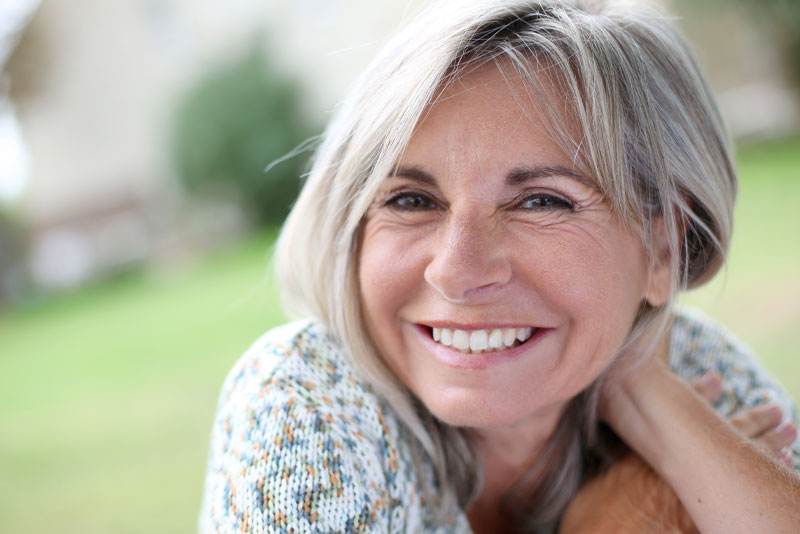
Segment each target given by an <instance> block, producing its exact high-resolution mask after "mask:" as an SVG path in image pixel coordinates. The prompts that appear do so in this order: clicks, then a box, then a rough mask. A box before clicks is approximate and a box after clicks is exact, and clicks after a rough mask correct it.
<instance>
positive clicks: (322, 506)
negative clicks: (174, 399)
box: [200, 321, 420, 532]
mask: <svg viewBox="0 0 800 534" xmlns="http://www.w3.org/2000/svg"><path fill="white" fill-rule="evenodd" d="M409 441H410V439H408V438H406V435H405V434H404V433H403V432H402V431H401V429H400V426H399V424H398V422H397V420H396V418H395V417H394V415H393V414H392V413H391V411H387V410H386V407H385V406H384V405H383V403H382V402H381V401H380V399H379V398H378V396H377V395H375V394H374V393H372V391H371V389H370V388H369V387H368V385H366V384H365V383H364V382H363V381H361V380H359V378H358V377H357V375H356V373H355V372H354V371H353V369H352V365H351V364H350V363H349V358H348V356H347V354H346V352H345V350H344V348H343V347H342V345H341V344H340V343H339V342H338V341H337V340H336V339H335V338H334V337H333V336H331V335H329V334H328V333H327V332H326V330H325V329H324V328H323V327H322V326H321V325H319V324H318V323H316V322H313V321H302V322H296V323H290V324H288V325H285V326H282V327H279V328H277V329H274V330H272V331H270V332H268V333H267V334H265V335H263V336H262V337H260V338H259V339H258V340H257V341H256V342H255V343H254V344H253V346H252V347H251V348H250V349H249V350H248V351H247V352H246V353H245V354H244V355H243V356H242V357H241V358H240V359H239V361H238V362H237V363H236V365H235V366H234V367H233V369H232V370H231V372H230V373H229V375H228V377H227V379H226V380H225V383H224V386H223V389H222V393H221V395H220V400H219V406H218V409H217V415H216V418H215V421H214V425H213V428H212V436H211V446H210V453H209V462H208V469H207V475H206V487H205V495H204V503H203V510H202V512H201V518H200V520H201V530H202V531H204V532H221V531H227V530H228V529H230V530H237V529H240V530H243V531H245V532H283V531H284V530H286V529H289V530H291V529H294V530H295V531H297V532H321V531H346V532H350V531H363V532H375V531H380V532H388V531H393V530H394V528H397V526H398V525H404V524H407V522H409V521H410V522H413V516H414V514H415V513H419V507H420V500H419V496H418V494H417V485H416V482H415V479H414V477H413V472H414V470H413V469H412V468H411V465H410V464H411V460H410V453H409V451H408V448H409V446H408V443H409ZM242 525H247V528H242ZM390 525H394V528H391V529H390ZM237 531H238V530H237Z"/></svg>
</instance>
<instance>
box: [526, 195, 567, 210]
mask: <svg viewBox="0 0 800 534" xmlns="http://www.w3.org/2000/svg"><path fill="white" fill-rule="evenodd" d="M530 201H537V203H538V204H539V205H538V206H536V207H529V208H525V207H523V205H524V204H525V203H527V202H530ZM517 206H518V207H520V209H529V210H536V209H538V210H548V211H549V210H559V209H566V210H569V211H574V210H575V205H574V204H573V203H572V202H570V201H569V200H567V199H565V198H562V197H560V196H557V195H551V194H548V193H534V194H532V195H527V196H526V197H525V198H523V199H522V201H520V202H519V203H518V204H517Z"/></svg>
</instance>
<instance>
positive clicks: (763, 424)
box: [692, 373, 797, 467]
mask: <svg viewBox="0 0 800 534" xmlns="http://www.w3.org/2000/svg"><path fill="white" fill-rule="evenodd" d="M692 386H693V387H694V390H695V391H697V392H698V393H699V394H700V395H701V396H702V397H703V398H704V399H706V400H707V401H708V402H714V401H715V400H717V398H718V397H719V396H720V394H721V393H722V380H721V378H720V376H719V375H718V374H716V373H708V374H706V375H703V376H702V377H700V378H699V379H698V380H696V381H695V382H694V383H693V384H692ZM782 419H783V413H782V411H781V407H780V406H779V405H778V404H775V403H772V402H769V403H765V404H759V405H758V406H755V407H753V408H750V409H749V410H745V411H743V412H740V413H738V414H736V415H734V416H733V417H731V418H730V420H729V421H730V423H731V424H732V425H733V427H734V428H736V430H738V431H739V433H740V434H742V435H743V436H744V437H745V438H748V439H750V440H752V441H754V442H756V443H758V444H759V445H761V447H762V448H764V449H765V450H767V451H769V452H770V453H771V454H773V455H775V456H777V457H778V458H779V459H780V460H781V461H783V462H784V463H785V464H787V465H788V466H789V467H792V457H791V454H790V453H789V446H790V445H791V444H792V443H794V441H795V440H796V439H797V427H796V426H795V425H794V424H793V423H792V422H791V421H786V422H784V423H781V420H782Z"/></svg>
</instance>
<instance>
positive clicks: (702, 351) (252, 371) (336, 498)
mask: <svg viewBox="0 0 800 534" xmlns="http://www.w3.org/2000/svg"><path fill="white" fill-rule="evenodd" d="M670 365H671V367H672V368H673V370H674V371H675V372H676V373H677V374H678V375H680V376H681V377H683V378H685V379H686V380H692V379H694V378H696V377H698V376H700V375H702V374H703V373H706V372H709V371H716V372H717V373H719V374H721V375H722V377H723V393H722V395H721V397H720V398H719V400H718V401H717V402H716V403H715V405H714V406H715V408H716V409H717V411H718V412H719V413H720V414H722V415H724V416H730V415H732V414H734V413H736V412H739V411H741V410H743V409H746V408H748V407H752V406H754V405H756V404H759V403H762V402H765V401H768V400H774V401H777V402H778V403H780V404H781V405H782V407H783V409H784V413H785V414H787V417H789V416H790V417H791V418H793V419H794V420H795V422H796V414H795V412H794V407H793V406H792V403H791V400H790V399H789V398H788V396H787V395H786V393H785V392H784V391H783V390H782V389H781V388H780V387H779V386H778V385H777V384H776V383H775V382H774V381H773V380H772V379H771V378H770V377H769V376H768V375H767V373H766V372H765V371H764V370H763V369H762V368H761V367H759V365H758V364H757V363H756V361H755V360H754V359H753V357H752V356H751V355H750V354H749V353H748V352H747V350H746V349H744V348H743V347H742V345H741V344H740V343H739V342H738V341H736V340H735V338H734V337H733V336H732V335H731V334H730V333H728V332H726V331H725V330H723V329H722V328H721V327H720V326H718V325H716V324H714V323H712V322H711V321H710V320H709V319H707V318H705V317H703V316H701V315H699V314H698V313H697V312H688V311H681V312H678V313H677V316H676V320H675V322H674V326H673V328H672V338H671V347H670ZM414 443H415V441H414V438H413V437H412V436H411V434H410V432H409V431H408V430H407V429H406V428H405V427H404V425H403V424H402V423H401V422H400V419H399V417H398V416H397V415H396V414H395V413H394V411H393V410H392V408H391V407H390V406H388V405H387V404H386V403H385V402H384V401H382V399H381V398H379V397H378V396H377V395H376V394H375V393H374V392H372V390H371V388H370V387H369V386H368V385H366V384H364V383H363V382H361V381H359V379H358V378H357V377H356V375H355V373H354V372H353V369H352V364H351V363H350V361H349V357H348V354H347V351H346V350H345V349H344V348H343V347H342V345H341V344H340V343H339V342H338V341H337V340H336V339H334V338H333V337H332V336H330V335H329V334H328V333H326V331H325V329H324V328H323V327H321V326H320V325H319V324H318V323H316V322H313V321H308V320H306V321H299V322H294V323H290V324H287V325H284V326H281V327H279V328H276V329H274V330H271V331H270V332H268V333H266V334H264V335H263V336H262V337H261V338H260V339H259V340H258V341H256V343H255V344H254V345H253V346H252V347H251V348H250V349H249V350H248V351H247V352H246V353H245V354H244V355H243V356H242V357H241V359H240V360H239V361H238V362H237V363H236V365H235V366H234V368H233V369H232V371H231V372H230V374H229V375H228V377H227V379H226V380H225V383H224V385H223V388H222V394H221V395H220V400H219V407H218V411H217V415H216V419H215V422H214V426H213V430H212V434H211V446H210V458H209V462H208V472H207V476H206V483H205V495H204V499H203V506H202V511H201V514H200V531H201V532H203V533H210V532H220V533H239V532H242V533H245V532H246V533H251V532H252V533H262V532H269V533H280V534H288V533H295V534H305V533H312V532H313V533H335V532H341V533H344V532H347V533H350V532H370V533H372V532H381V533H383V532H392V533H394V532H420V533H423V532H425V533H428V532H430V533H442V534H444V533H450V534H452V533H467V532H470V527H469V523H468V521H467V519H466V514H465V513H464V512H463V511H462V510H460V509H459V508H457V507H456V506H455V505H453V506H451V508H450V509H445V508H444V503H443V502H441V500H440V499H439V498H438V497H437V495H436V494H435V493H434V492H431V491H429V489H430V488H432V487H434V486H433V480H434V477H433V467H432V465H430V462H429V461H428V460H426V459H425V457H424V456H422V455H420V454H419V453H418V452H417V451H418V448H417V447H415V446H414ZM792 453H793V458H794V467H795V469H796V470H797V471H798V472H800V440H798V441H797V442H795V443H794V445H793V449H792Z"/></svg>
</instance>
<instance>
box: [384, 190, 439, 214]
mask: <svg viewBox="0 0 800 534" xmlns="http://www.w3.org/2000/svg"><path fill="white" fill-rule="evenodd" d="M384 205H385V206H388V207H390V208H395V209H399V210H406V211H417V210H430V209H435V208H436V203H435V202H434V201H433V200H432V199H431V197H429V196H428V195H425V194H423V193H415V192H413V191H404V192H402V193H398V194H396V195H394V196H392V197H391V198H390V199H389V200H387V201H386V203H385V204H384Z"/></svg>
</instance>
